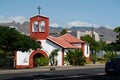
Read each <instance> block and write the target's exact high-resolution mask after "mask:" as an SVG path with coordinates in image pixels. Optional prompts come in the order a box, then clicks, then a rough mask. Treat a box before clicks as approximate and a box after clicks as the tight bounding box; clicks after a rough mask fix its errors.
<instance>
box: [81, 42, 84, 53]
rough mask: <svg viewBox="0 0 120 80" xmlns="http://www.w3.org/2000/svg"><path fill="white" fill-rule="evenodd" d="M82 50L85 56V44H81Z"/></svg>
mask: <svg viewBox="0 0 120 80" xmlns="http://www.w3.org/2000/svg"><path fill="white" fill-rule="evenodd" d="M81 49H82V52H83V55H84V43H81Z"/></svg>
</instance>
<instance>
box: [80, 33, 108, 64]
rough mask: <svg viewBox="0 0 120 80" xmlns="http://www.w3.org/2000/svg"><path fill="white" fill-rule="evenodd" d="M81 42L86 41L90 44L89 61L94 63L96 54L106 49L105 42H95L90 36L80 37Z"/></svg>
mask: <svg viewBox="0 0 120 80" xmlns="http://www.w3.org/2000/svg"><path fill="white" fill-rule="evenodd" d="M81 39H82V40H83V41H86V42H88V43H89V44H90V50H91V53H92V54H91V60H92V61H93V62H94V63H95V62H96V60H97V56H96V52H99V51H101V50H104V49H105V47H106V42H105V41H95V39H93V38H92V37H91V36H90V35H85V36H83V37H81Z"/></svg>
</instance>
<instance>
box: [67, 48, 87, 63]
mask: <svg viewBox="0 0 120 80" xmlns="http://www.w3.org/2000/svg"><path fill="white" fill-rule="evenodd" d="M65 61H67V62H69V64H70V65H84V64H85V63H86V58H85V57H84V56H83V53H82V50H80V49H75V50H72V49H69V50H68V52H67V53H66V55H65Z"/></svg>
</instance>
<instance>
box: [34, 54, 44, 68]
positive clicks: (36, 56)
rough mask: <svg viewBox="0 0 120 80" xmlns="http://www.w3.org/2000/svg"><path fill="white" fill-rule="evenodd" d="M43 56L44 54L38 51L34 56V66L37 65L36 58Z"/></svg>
mask: <svg viewBox="0 0 120 80" xmlns="http://www.w3.org/2000/svg"><path fill="white" fill-rule="evenodd" d="M41 57H44V55H42V54H41V53H36V54H35V55H34V56H33V67H37V63H36V59H37V58H41Z"/></svg>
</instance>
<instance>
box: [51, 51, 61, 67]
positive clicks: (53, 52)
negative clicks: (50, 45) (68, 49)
mask: <svg viewBox="0 0 120 80" xmlns="http://www.w3.org/2000/svg"><path fill="white" fill-rule="evenodd" d="M58 51H59V49H54V50H53V51H52V52H51V54H50V55H49V58H50V64H51V66H53V65H54V66H55V65H57V59H56V58H57V55H58Z"/></svg>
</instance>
